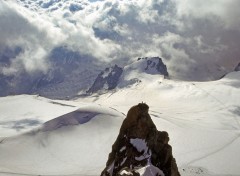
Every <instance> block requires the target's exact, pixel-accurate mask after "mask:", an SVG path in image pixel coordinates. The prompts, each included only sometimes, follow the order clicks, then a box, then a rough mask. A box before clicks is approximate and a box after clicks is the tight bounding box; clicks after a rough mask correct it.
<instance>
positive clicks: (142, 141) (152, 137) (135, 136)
mask: <svg viewBox="0 0 240 176" xmlns="http://www.w3.org/2000/svg"><path fill="white" fill-rule="evenodd" d="M148 109H149V107H148V105H147V104H145V103H140V104H138V105H136V106H133V107H132V108H131V109H130V110H129V111H128V114H127V117H126V118H125V120H124V121H123V124H122V126H121V128H120V132H119V135H118V137H117V140H116V141H115V143H114V144H113V146H112V152H111V153H110V154H109V157H108V161H107V164H106V168H105V169H104V170H103V171H102V173H101V176H120V175H121V176H123V175H133V176H135V175H136V176H140V175H144V176H152V175H153V174H154V176H180V174H179V172H178V168H177V164H176V161H175V159H174V158H173V156H172V147H171V146H170V145H169V144H168V141H169V136H168V133H167V132H165V131H158V130H157V128H156V126H155V124H154V123H153V121H152V119H151V117H150V115H149V114H148ZM140 173H141V174H140Z"/></svg>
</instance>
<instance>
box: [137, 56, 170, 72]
mask: <svg viewBox="0 0 240 176" xmlns="http://www.w3.org/2000/svg"><path fill="white" fill-rule="evenodd" d="M137 60H138V61H140V62H141V61H145V62H146V65H145V68H144V69H145V71H146V72H147V73H148V72H149V73H150V74H152V73H154V72H157V73H158V74H161V75H164V76H166V77H168V76H169V74H168V71H167V66H166V65H165V64H164V63H163V61H162V58H160V57H143V58H138V59H137Z"/></svg>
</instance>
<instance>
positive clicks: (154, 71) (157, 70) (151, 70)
mask: <svg viewBox="0 0 240 176" xmlns="http://www.w3.org/2000/svg"><path fill="white" fill-rule="evenodd" d="M168 76H169V75H168V72H167V67H166V65H165V64H164V63H163V62H162V59H161V58H159V57H145V58H138V60H137V61H135V62H133V63H132V64H129V65H127V66H125V67H124V69H123V74H122V76H121V80H120V82H119V85H118V87H119V88H123V87H128V86H130V85H133V84H138V83H140V82H141V81H143V80H146V79H148V80H151V79H163V78H164V77H168Z"/></svg>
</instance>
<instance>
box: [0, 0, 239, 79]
mask: <svg viewBox="0 0 240 176" xmlns="http://www.w3.org/2000/svg"><path fill="white" fill-rule="evenodd" d="M52 2H53V3H50V4H47V6H46V4H45V5H44V4H41V3H40V1H39V2H38V1H34V2H33V1H31V3H30V5H29V4H28V6H29V7H28V8H29V9H31V11H30V10H27V9H26V8H24V7H21V6H19V4H14V3H10V2H0V3H1V6H0V50H1V48H4V47H3V46H6V45H7V46H10V47H13V46H21V47H23V53H21V54H19V55H18V56H16V57H15V58H14V59H13V60H12V61H11V66H9V67H7V68H4V71H5V73H8V74H10V73H12V72H16V71H17V70H19V69H20V68H21V69H25V70H27V71H29V72H33V71H34V70H42V71H46V70H47V69H48V67H50V65H49V63H48V56H49V53H50V52H51V51H52V49H54V48H55V47H58V46H67V47H68V48H69V49H71V50H73V51H76V52H79V53H80V54H83V55H90V56H92V57H94V58H96V59H99V60H102V61H104V62H106V61H108V62H109V63H111V62H112V61H113V60H114V62H118V63H121V64H122V65H124V64H126V63H128V62H132V61H133V60H135V59H136V58H138V57H145V56H160V57H163V60H164V61H165V63H166V64H167V66H168V68H169V72H170V74H172V75H173V76H174V77H175V78H179V79H188V80H189V79H190V80H207V79H216V78H217V77H219V76H221V74H223V73H225V72H226V71H227V70H228V71H229V70H231V69H232V68H234V66H235V65H236V64H237V62H239V56H240V51H239V47H238V46H240V42H239V41H240V30H239V29H240V19H239V18H238V17H239V16H240V11H239V10H238V7H239V6H240V1H238V0H228V1H225V0H218V1H214V0H209V1H207V2H205V1H199V0H148V1H144V0H131V1H127V0H122V1H119V0H104V1H93V2H89V1H86V0H85V1H81V2H79V1H73V0H72V1H67V2H65V3H63V2H61V1H52ZM21 3H24V2H21ZM25 5H26V4H25ZM75 7H76V8H75ZM36 9H37V10H36ZM73 9H74V10H73ZM10 21H11V22H10ZM13 24H14V25H13ZM2 50H3V49H2ZM39 65H40V66H41V67H39Z"/></svg>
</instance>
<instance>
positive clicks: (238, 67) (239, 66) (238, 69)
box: [234, 63, 240, 71]
mask: <svg viewBox="0 0 240 176" xmlns="http://www.w3.org/2000/svg"><path fill="white" fill-rule="evenodd" d="M234 71H240V63H239V64H238V65H237V66H236V67H235V69H234Z"/></svg>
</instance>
